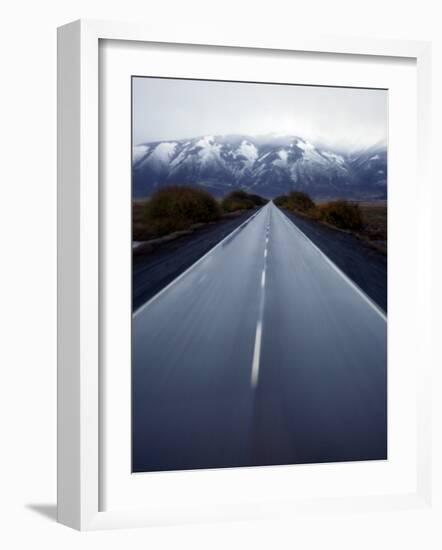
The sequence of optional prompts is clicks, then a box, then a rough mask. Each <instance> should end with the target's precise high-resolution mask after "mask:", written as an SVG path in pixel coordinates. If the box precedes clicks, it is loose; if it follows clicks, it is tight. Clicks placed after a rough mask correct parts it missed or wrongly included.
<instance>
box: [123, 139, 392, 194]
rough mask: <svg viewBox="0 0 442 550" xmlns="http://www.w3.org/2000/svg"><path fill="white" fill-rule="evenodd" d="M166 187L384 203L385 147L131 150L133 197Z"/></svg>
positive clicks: (282, 144)
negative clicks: (299, 194) (299, 193)
mask: <svg viewBox="0 0 442 550" xmlns="http://www.w3.org/2000/svg"><path fill="white" fill-rule="evenodd" d="M171 184H186V185H194V186H198V187H203V188H206V189H207V190H208V191H210V192H211V193H213V194H215V195H217V196H222V195H224V194H226V193H228V192H229V191H231V190H232V189H236V188H243V189H245V190H248V191H250V192H253V193H257V194H259V195H262V196H265V197H269V198H271V197H275V196H277V195H280V194H284V193H287V192H289V191H293V190H300V191H306V192H307V193H309V194H310V195H311V196H312V197H314V198H336V197H342V198H354V199H384V198H386V194H387V148H386V146H385V144H376V145H374V146H372V147H369V148H366V149H364V150H359V151H353V152H345V151H341V150H332V149H330V148H327V147H325V146H321V145H318V144H316V145H315V144H313V143H311V142H309V141H308V140H306V139H303V138H301V137H297V136H287V135H283V136H281V135H279V136H277V135H270V136H259V137H251V136H245V135H226V136H202V137H201V136H200V137H196V138H193V139H183V140H178V141H161V142H152V143H145V144H142V145H137V146H135V147H134V150H133V192H134V197H147V196H149V195H150V194H151V193H153V192H154V191H155V190H156V189H158V188H161V187H164V186H166V185H171Z"/></svg>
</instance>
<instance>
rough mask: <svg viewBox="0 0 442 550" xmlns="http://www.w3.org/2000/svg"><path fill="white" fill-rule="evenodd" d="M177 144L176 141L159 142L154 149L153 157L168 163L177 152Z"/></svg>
mask: <svg viewBox="0 0 442 550" xmlns="http://www.w3.org/2000/svg"><path fill="white" fill-rule="evenodd" d="M176 146H177V144H176V143H175V142H168V141H164V142H163V143H159V144H158V145H157V146H156V147H155V149H154V150H153V152H152V154H151V157H154V158H155V159H156V160H158V161H159V162H164V163H168V162H169V161H170V159H171V158H172V156H173V155H174V153H175V149H176Z"/></svg>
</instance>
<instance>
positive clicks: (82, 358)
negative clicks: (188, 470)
mask: <svg viewBox="0 0 442 550" xmlns="http://www.w3.org/2000/svg"><path fill="white" fill-rule="evenodd" d="M101 40H112V41H126V42H127V43H128V44H130V43H132V44H134V43H140V42H144V43H168V44H175V45H177V47H178V48H179V45H180V44H181V45H187V46H188V45H202V46H210V47H228V48H231V49H232V50H231V51H232V52H233V53H234V51H235V50H234V49H237V50H238V51H241V52H242V53H244V52H247V51H248V49H254V50H272V51H273V52H278V51H280V52H281V53H282V52H310V53H318V54H319V53H321V54H323V53H329V54H332V55H343V54H344V55H353V56H361V55H363V56H378V57H385V58H409V59H412V60H414V61H415V63H416V74H417V76H416V79H417V86H418V88H417V113H418V124H417V136H416V138H417V163H418V172H419V178H420V180H419V186H420V189H421V193H420V195H419V208H418V214H417V216H418V225H419V236H418V244H419V266H420V269H419V281H418V283H419V288H420V296H419V299H418V307H419V310H418V311H417V313H418V315H419V318H420V324H419V333H418V339H419V342H420V345H421V347H422V349H426V350H427V353H426V354H424V355H423V356H422V357H423V360H422V364H421V365H420V366H419V376H418V380H417V385H416V399H417V409H416V410H417V414H416V423H417V443H416V448H417V457H416V464H417V477H416V479H417V484H416V490H415V491H412V492H411V493H410V492H408V493H406V494H405V493H402V492H397V493H395V492H393V493H387V494H382V495H365V496H358V497H344V498H342V497H339V498H338V497H336V498H335V499H330V498H328V499H325V498H318V497H313V495H312V498H311V499H304V500H303V501H302V503H300V502H287V501H284V502H282V501H281V502H279V503H277V504H275V502H274V501H270V500H269V501H268V502H267V503H266V501H265V498H264V502H261V501H259V502H258V501H257V502H255V503H254V504H253V503H252V505H251V506H250V507H249V508H248V509H247V510H246V509H244V507H241V506H235V505H234V502H233V501H234V496H232V506H231V507H230V509H227V508H226V509H219V510H217V509H216V507H215V508H213V509H210V510H209V511H208V512H207V513H205V510H204V503H203V504H201V503H199V507H198V506H195V507H193V508H191V510H190V512H189V513H187V514H184V513H183V514H180V513H177V512H176V510H175V511H174V512H173V513H172V512H171V513H170V514H168V512H167V507H166V509H161V510H159V511H158V513H153V511H152V508H150V509H149V508H148V507H146V508H135V509H134V508H130V507H126V506H125V505H124V503H122V506H121V507H116V508H115V509H112V510H106V511H103V510H102V507H101V503H100V483H101V482H102V472H101V471H100V468H101V462H100V445H101V444H100V441H101V433H100V414H101V407H100V396H101V391H102V388H101V386H100V373H101V363H100V345H99V342H100V331H101V327H100V292H101V290H100V277H101V276H102V273H101V272H100V270H101V267H102V264H101V261H100V258H101V251H100V223H99V216H100V209H101V207H102V205H101V201H100V198H101V195H100V185H99V182H100V177H99V149H100V128H99V114H100V109H101V106H100V101H99V97H100V96H99V47H100V41H101ZM430 52H431V47H430V44H429V43H427V42H407V41H389V40H365V39H358V38H344V37H342V38H341V37H334V38H333V37H330V38H325V37H321V38H314V39H312V38H308V37H307V38H306V37H302V36H300V35H296V37H284V36H281V37H279V39H278V40H277V41H276V40H272V41H271V43H267V41H266V39H265V38H263V37H261V36H259V37H253V36H252V35H251V33H247V37H245V36H242V37H238V36H231V35H230V34H229V32H228V31H227V30H226V31H225V32H224V31H222V32H220V36H213V34H212V35H211V36H210V37H209V36H205V34H204V30H201V32H200V33H198V36H196V35H194V34H192V36H188V35H187V33H186V31H185V30H182V31H181V32H179V33H178V32H175V31H174V32H173V33H171V35H168V34H167V33H166V32H163V31H162V30H161V29H160V30H157V31H155V28H154V26H153V27H152V28H150V27H145V26H139V25H136V24H126V23H117V22H112V23H110V22H101V21H76V22H73V23H70V24H68V25H65V26H63V27H61V28H60V29H59V30H58V193H59V194H58V235H59V240H58V288H59V290H58V520H59V522H60V523H63V524H65V525H68V526H70V527H73V528H76V529H80V530H90V529H102V528H116V527H131V526H134V527H135V526H149V525H158V524H167V523H179V522H198V521H204V520H217V519H240V518H243V517H247V518H249V517H267V516H274V515H275V514H276V515H280V514H295V513H303V512H305V511H308V512H309V513H311V512H324V511H327V510H331V509H333V511H336V509H337V508H339V509H340V510H342V511H348V510H350V509H355V508H358V509H361V510H375V509H379V508H386V509H392V508H404V507H422V506H428V505H429V503H430V501H431V431H430V407H431V382H430V373H431V368H432V357H431V353H429V352H428V350H431V348H430V345H429V338H430V334H431V316H430V315H429V313H430V311H431V300H430V283H431V265H430V253H431V246H430V243H431V241H432V235H431V232H430V224H429V215H428V212H427V210H426V205H428V204H431V181H430V175H429V156H428V155H429V153H428V151H429V141H430V135H429V134H430V132H429V125H430V116H431V111H430V109H431V107H430V63H431V57H430ZM208 475H210V472H209V473H208ZM189 498H190V497H189ZM226 510H227V512H226Z"/></svg>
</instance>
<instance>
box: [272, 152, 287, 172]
mask: <svg viewBox="0 0 442 550" xmlns="http://www.w3.org/2000/svg"><path fill="white" fill-rule="evenodd" d="M278 157H279V158H277V159H276V160H274V161H273V164H274V165H275V166H279V167H280V168H285V167H286V166H287V158H288V153H287V151H286V150H285V149H280V150H279V151H278Z"/></svg>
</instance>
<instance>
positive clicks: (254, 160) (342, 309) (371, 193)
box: [58, 21, 432, 529]
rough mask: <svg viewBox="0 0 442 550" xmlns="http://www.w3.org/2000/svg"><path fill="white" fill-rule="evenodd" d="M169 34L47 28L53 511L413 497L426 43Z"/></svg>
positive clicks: (184, 511)
mask: <svg viewBox="0 0 442 550" xmlns="http://www.w3.org/2000/svg"><path fill="white" fill-rule="evenodd" d="M160 34H161V33H160ZM172 34H173V36H168V35H167V33H166V34H164V36H163V35H161V36H160V35H158V34H157V33H155V32H152V30H151V29H145V28H143V27H139V26H136V25H126V24H119V23H102V22H89V21H87V22H84V21H81V22H75V23H72V24H69V25H67V26H65V27H62V28H60V29H59V65H58V67H59V83H58V102H59V103H58V104H59V141H58V143H59V173H58V179H59V386H58V395H59V411H58V413H59V424H58V425H59V447H58V456H59V460H58V463H59V475H58V487H59V503H58V507H59V521H60V522H62V523H65V524H67V525H70V526H72V527H75V528H78V529H96V528H106V527H118V526H126V527H127V526H139V525H141V526H143V525H157V524H165V523H180V522H195V521H205V520H214V519H215V520H216V519H229V518H232V519H238V518H248V517H271V516H280V515H287V514H296V513H304V512H305V511H306V510H307V511H319V510H327V509H328V508H334V509H336V507H340V508H341V509H342V510H343V511H345V510H348V509H354V508H355V507H358V508H360V509H364V510H369V509H371V508H374V507H376V508H379V507H384V508H393V507H397V506H400V507H403V506H424V505H426V503H427V502H428V499H429V498H430V488H431V472H430V452H429V449H430V432H429V429H428V418H429V406H430V405H429V377H428V373H429V371H430V368H431V361H432V357H431V348H430V346H428V341H427V338H428V334H429V325H428V323H429V320H428V316H427V315H425V313H426V312H428V308H429V307H430V298H429V291H430V286H429V281H430V279H429V277H430V275H429V273H430V265H429V255H428V247H427V246H426V245H425V243H430V242H431V238H432V236H431V234H430V232H429V226H428V224H427V222H426V213H425V205H426V204H428V200H429V197H430V194H431V188H430V182H429V178H428V159H427V158H426V151H427V147H426V145H427V144H428V139H429V138H428V121H429V116H430V115H429V109H430V106H429V101H428V93H429V92H428V79H429V45H428V44H426V43H414V42H389V41H364V40H356V39H318V40H311V39H303V38H300V37H298V38H296V39H294V38H291V37H290V38H288V39H287V40H286V39H284V38H282V37H281V38H279V39H275V40H274V42H273V43H272V44H267V43H263V42H262V41H260V40H255V39H249V40H241V39H239V38H238V37H229V36H225V37H212V38H211V39H207V38H206V37H204V36H203V33H201V36H195V37H189V36H185V35H184V34H183V35H181V34H179V33H172ZM403 159H407V162H403ZM417 171H418V173H419V185H417V184H416V173H417ZM410 211H413V212H414V219H415V223H413V224H410V223H409V216H410V215H409V213H410Z"/></svg>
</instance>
